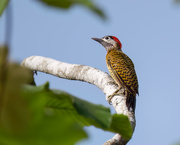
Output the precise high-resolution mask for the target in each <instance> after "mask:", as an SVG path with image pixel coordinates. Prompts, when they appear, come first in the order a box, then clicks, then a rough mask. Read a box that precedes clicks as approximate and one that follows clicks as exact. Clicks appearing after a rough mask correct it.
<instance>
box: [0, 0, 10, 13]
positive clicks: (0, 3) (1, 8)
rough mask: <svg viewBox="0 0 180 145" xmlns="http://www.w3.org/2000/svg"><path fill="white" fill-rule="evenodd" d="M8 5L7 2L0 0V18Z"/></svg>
mask: <svg viewBox="0 0 180 145" xmlns="http://www.w3.org/2000/svg"><path fill="white" fill-rule="evenodd" d="M8 3H9V0H0V16H1V15H2V13H3V11H4V10H5V8H6V6H7V4H8Z"/></svg>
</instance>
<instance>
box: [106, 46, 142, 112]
mask: <svg viewBox="0 0 180 145" xmlns="http://www.w3.org/2000/svg"><path fill="white" fill-rule="evenodd" d="M106 63H107V66H108V69H109V72H110V75H111V77H112V78H113V79H114V80H115V81H116V83H117V84H118V85H119V86H122V87H123V88H126V90H127V99H126V104H127V107H128V109H130V108H132V109H133V110H135V106H136V94H139V92H138V80H137V76H136V72H135V69H134V64H133V62H132V60H131V59H130V58H129V57H128V56H127V55H126V54H125V53H123V52H122V51H119V50H116V49H112V50H109V51H108V53H107V56H106Z"/></svg>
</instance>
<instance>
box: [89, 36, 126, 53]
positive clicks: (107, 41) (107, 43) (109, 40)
mask: <svg viewBox="0 0 180 145" xmlns="http://www.w3.org/2000/svg"><path fill="white" fill-rule="evenodd" d="M92 39H93V40H95V41H97V42H99V43H100V44H102V45H103V46H104V47H105V48H106V50H107V51H108V50H110V49H117V50H121V47H122V44H121V42H120V41H119V39H118V38H117V37H115V36H104V37H103V38H92Z"/></svg>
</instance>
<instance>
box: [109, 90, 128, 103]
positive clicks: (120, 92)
mask: <svg viewBox="0 0 180 145" xmlns="http://www.w3.org/2000/svg"><path fill="white" fill-rule="evenodd" d="M120 90H122V87H119V88H118V89H117V90H116V91H115V92H114V93H113V94H112V95H109V96H108V102H109V104H110V105H111V104H112V102H111V100H112V98H113V97H114V96H115V95H122V94H123V95H125V91H124V90H123V92H122V91H120Z"/></svg>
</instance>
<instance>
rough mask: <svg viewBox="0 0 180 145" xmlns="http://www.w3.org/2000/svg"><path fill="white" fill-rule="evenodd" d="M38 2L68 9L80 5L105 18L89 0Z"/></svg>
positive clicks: (49, 0)
mask: <svg viewBox="0 0 180 145" xmlns="http://www.w3.org/2000/svg"><path fill="white" fill-rule="evenodd" d="M39 1H40V2H42V3H44V4H46V5H49V6H53V7H56V8H61V9H68V8H70V7H72V6H73V5H81V6H83V7H86V8H88V9H90V10H91V11H93V12H94V13H96V14H97V15H98V16H100V17H101V18H103V19H105V18H106V16H105V14H104V12H103V11H102V10H101V9H100V8H98V7H97V6H96V5H95V4H94V3H93V2H92V1H91V0H39Z"/></svg>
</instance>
